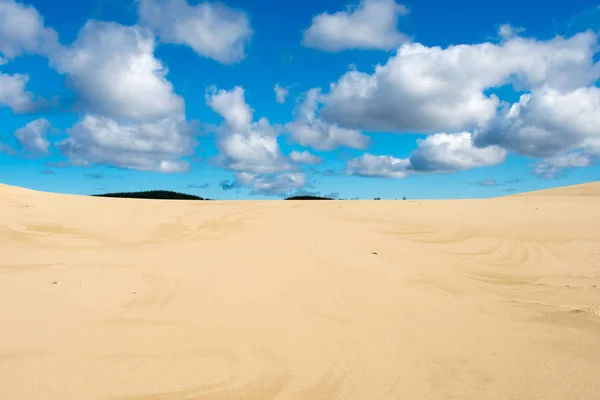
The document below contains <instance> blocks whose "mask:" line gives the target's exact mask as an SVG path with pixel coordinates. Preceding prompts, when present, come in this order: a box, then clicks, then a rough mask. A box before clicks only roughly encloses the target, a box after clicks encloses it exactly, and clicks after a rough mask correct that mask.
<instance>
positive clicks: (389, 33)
mask: <svg viewBox="0 0 600 400" xmlns="http://www.w3.org/2000/svg"><path fill="white" fill-rule="evenodd" d="M407 13H408V9H407V8H406V7H405V6H403V5H401V4H398V3H396V1H395V0H361V1H360V2H359V3H358V4H357V5H355V6H353V7H348V9H347V10H346V11H338V12H336V13H334V14H328V13H323V14H319V15H317V16H316V17H314V18H313V20H312V25H311V26H310V27H309V28H308V29H306V30H305V31H304V37H303V44H304V45H305V46H308V47H312V48H316V49H320V50H325V51H330V52H338V51H342V50H346V49H378V50H390V49H393V48H395V47H398V46H399V45H400V44H401V43H403V42H406V41H408V40H409V38H408V37H407V36H406V35H404V34H403V33H401V32H399V31H398V28H397V25H398V19H399V17H400V16H403V15H406V14H407Z"/></svg>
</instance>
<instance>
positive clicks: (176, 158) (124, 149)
mask: <svg viewBox="0 0 600 400" xmlns="http://www.w3.org/2000/svg"><path fill="white" fill-rule="evenodd" d="M154 47H155V42H154V36H153V34H152V32H150V31H149V30H147V29H145V28H141V27H138V26H122V25H119V24H117V23H113V22H99V21H89V22H88V23H86V25H85V26H84V27H83V28H82V30H81V31H80V33H79V35H78V37H77V39H76V40H75V42H74V43H73V45H72V46H70V47H69V48H65V49H63V50H62V51H61V52H60V53H59V54H57V55H56V56H54V57H53V58H52V60H51V61H52V63H53V64H54V65H56V67H57V69H58V70H59V71H60V72H62V73H65V74H67V76H68V78H69V80H70V81H71V84H72V86H73V87H74V89H75V91H76V93H77V95H78V97H79V107H80V109H81V110H83V112H84V113H83V117H82V119H81V120H80V121H79V122H78V123H76V124H75V125H74V126H73V127H72V128H70V129H69V130H67V133H68V134H69V137H68V138H67V139H65V140H63V141H61V142H59V143H58V144H57V147H58V148H59V149H60V150H61V152H62V154H63V155H65V156H67V157H68V158H69V159H70V160H71V162H72V163H75V164H77V165H88V164H106V165H113V166H117V167H122V168H131V169H136V170H143V171H158V172H167V173H168V172H184V171H187V170H188V169H189V165H188V164H187V163H186V162H185V161H182V160H181V159H180V158H181V157H182V156H187V155H190V154H191V152H192V150H193V148H194V146H195V144H196V142H195V141H194V139H193V137H192V135H191V132H190V128H189V125H188V123H187V122H186V120H185V113H184V102H183V99H182V98H181V97H179V96H178V95H176V94H175V93H174V92H173V86H172V84H171V83H170V82H169V81H168V80H167V79H166V74H167V70H166V68H165V67H164V66H163V65H162V64H161V62H160V61H159V60H158V59H156V58H155V57H154Z"/></svg>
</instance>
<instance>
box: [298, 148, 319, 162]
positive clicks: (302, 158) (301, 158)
mask: <svg viewBox="0 0 600 400" xmlns="http://www.w3.org/2000/svg"><path fill="white" fill-rule="evenodd" d="M290 159H291V160H292V161H293V162H295V163H299V164H320V163H321V162H322V161H323V159H322V158H321V157H319V156H315V155H314V154H310V153H309V152H308V151H306V150H304V151H302V152H300V151H292V152H291V153H290Z"/></svg>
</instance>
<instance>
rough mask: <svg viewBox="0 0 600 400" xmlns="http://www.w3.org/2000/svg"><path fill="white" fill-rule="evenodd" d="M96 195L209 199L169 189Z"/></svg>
mask: <svg viewBox="0 0 600 400" xmlns="http://www.w3.org/2000/svg"><path fill="white" fill-rule="evenodd" d="M92 196H94V197H116V198H121V199H153V200H208V199H205V198H203V197H200V196H194V195H191V194H185V193H177V192H171V191H169V190H148V191H145V192H121V193H105V194H93V195H92Z"/></svg>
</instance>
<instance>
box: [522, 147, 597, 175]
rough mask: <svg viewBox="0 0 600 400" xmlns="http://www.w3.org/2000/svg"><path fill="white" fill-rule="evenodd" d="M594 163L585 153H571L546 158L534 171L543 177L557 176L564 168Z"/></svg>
mask: <svg viewBox="0 0 600 400" xmlns="http://www.w3.org/2000/svg"><path fill="white" fill-rule="evenodd" d="M591 164H592V159H591V158H590V156H589V155H587V154H584V153H570V154H563V155H561V156H555V157H549V158H546V159H544V160H542V161H540V162H538V163H537V164H535V166H534V168H533V173H534V174H535V175H538V176H540V177H542V178H555V177H556V176H558V175H559V174H561V173H562V171H563V170H565V169H569V168H581V167H587V166H588V165H591Z"/></svg>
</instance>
